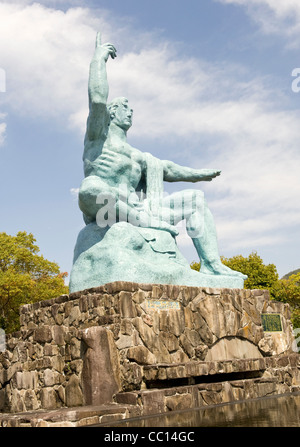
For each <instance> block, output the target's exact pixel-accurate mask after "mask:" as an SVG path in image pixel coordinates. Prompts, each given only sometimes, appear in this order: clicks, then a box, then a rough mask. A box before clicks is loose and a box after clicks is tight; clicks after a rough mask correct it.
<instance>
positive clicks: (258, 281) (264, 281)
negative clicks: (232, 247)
mask: <svg viewBox="0 0 300 447" xmlns="http://www.w3.org/2000/svg"><path fill="white" fill-rule="evenodd" d="M221 260H222V262H223V264H225V265H226V266H227V267H229V268H231V269H233V270H237V271H239V272H242V273H244V274H245V275H247V276H248V279H247V280H246V281H245V283H244V288H245V289H267V290H269V292H270V296H271V298H272V299H274V300H276V301H282V302H284V303H288V304H289V305H290V308H291V311H292V323H293V326H294V328H299V327H300V272H298V271H297V270H296V272H297V273H296V274H294V275H291V276H289V277H288V279H284V278H285V277H284V278H283V279H279V276H278V273H277V269H276V266H275V265H274V264H268V265H265V264H264V263H263V260H262V259H261V257H260V256H258V254H257V253H256V252H252V253H251V254H250V255H249V256H248V257H243V256H241V255H237V256H233V257H232V258H224V257H221ZM191 268H192V269H193V270H197V271H199V270H200V263H199V262H193V263H192V264H191Z"/></svg>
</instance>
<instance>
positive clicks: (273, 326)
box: [261, 314, 282, 332]
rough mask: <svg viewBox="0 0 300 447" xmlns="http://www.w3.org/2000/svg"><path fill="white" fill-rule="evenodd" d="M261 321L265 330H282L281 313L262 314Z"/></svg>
mask: <svg viewBox="0 0 300 447" xmlns="http://www.w3.org/2000/svg"><path fill="white" fill-rule="evenodd" d="M261 322H262V326H263V330H264V331H265V332H281V331H282V326H281V318H280V314H261Z"/></svg>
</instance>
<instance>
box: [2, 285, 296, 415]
mask: <svg viewBox="0 0 300 447" xmlns="http://www.w3.org/2000/svg"><path fill="white" fill-rule="evenodd" d="M262 313H279V314H280V315H281V324H282V329H283V330H282V332H278V333H267V332H264V331H263V328H262V323H261V314H262ZM20 319H21V330H20V331H19V332H18V333H14V334H11V335H9V336H7V350H6V351H4V352H2V353H0V411H6V412H22V411H32V410H38V409H54V408H61V407H76V406H81V405H87V404H102V403H105V402H111V401H112V400H113V396H115V395H120V393H124V392H129V391H138V390H145V389H147V388H148V387H149V386H150V385H149V384H150V382H151V381H152V382H153V380H166V379H168V375H167V372H166V370H167V369H168V368H171V367H173V369H174V368H175V370H176V372H174V371H173V377H175V378H176V379H180V380H181V379H184V380H185V379H187V380H190V379H188V377H189V378H192V377H194V376H195V374H196V375H198V376H199V375H205V373H203V374H202V373H201V371H202V372H203V371H205V368H207V367H208V366H209V365H210V368H212V370H213V368H215V370H216V373H224V364H225V363H226V362H227V363H228V360H230V359H250V358H258V359H261V361H262V364H261V365H262V366H261V369H262V370H265V369H266V364H265V363H263V360H264V358H266V357H270V356H278V355H282V354H288V353H292V343H293V340H294V338H293V333H292V326H291V322H290V311H289V307H288V305H286V304H283V303H279V302H275V301H270V299H269V295H268V292H266V291H262V290H239V289H210V288H196V287H184V286H168V285H151V284H135V283H124V282H116V283H111V284H107V285H105V286H101V287H98V288H95V289H89V290H85V291H82V292H76V293H73V294H70V295H63V296H61V297H58V298H55V299H52V300H48V301H41V302H38V303H34V304H29V305H26V306H23V307H22V308H21V310H20ZM233 344H234V346H235V348H236V349H232V347H233ZM245 361H246V360H245ZM222 362H223V363H222ZM224 362H225V363H224ZM251 362H252V361H248V363H247V361H246V363H245V362H244V364H243V365H244V366H243V368H242V369H243V370H244V371H245V370H246V371H249V370H250V371H251V368H252V369H253V368H254V369H255V368H256V369H257V367H254V366H253V365H254V363H253V362H252V363H251ZM231 363H232V362H231ZM188 364H190V365H192V364H194V365H196V366H194V368H198V372H197V373H195V374H194V376H193V374H190V373H183V372H182V371H183V369H182V368H186V366H185V365H188ZM163 365H165V368H161V366H163ZM237 365H238V363H237ZM294 367H295V364H294ZM155 368H156V369H155ZM199 368H200V369H199ZM201 368H202V369H201ZM203 368H204V369H203ZM155 370H156V371H160V372H159V374H161V376H159V374H158V375H157V374H156V376H155V373H154V371H155ZM162 371H164V372H162ZM169 371H171V370H170V369H169ZM180 371H181V373H180ZM184 371H186V370H184ZM199 371H200V372H199ZM234 371H235V372H238V371H240V367H239V366H238V367H237V369H236V370H234ZM174 374H175V375H174ZM153 377H154V379H153Z"/></svg>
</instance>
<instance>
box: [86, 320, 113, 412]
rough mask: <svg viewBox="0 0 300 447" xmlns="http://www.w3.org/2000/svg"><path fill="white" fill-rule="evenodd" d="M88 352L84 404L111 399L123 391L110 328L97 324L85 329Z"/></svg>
mask: <svg viewBox="0 0 300 447" xmlns="http://www.w3.org/2000/svg"><path fill="white" fill-rule="evenodd" d="M82 339H83V341H84V342H85V344H86V347H87V351H86V353H85V357H84V359H83V369H82V386H83V394H84V402H85V404H88V405H89V404H90V405H97V404H103V403H106V402H111V401H112V396H113V395H114V394H115V393H117V392H118V391H120V390H121V385H120V370H119V357H118V352H117V348H116V345H115V343H114V339H113V334H112V332H111V331H109V330H107V329H105V328H103V327H101V326H98V327H97V326H94V327H91V328H88V329H86V330H84V331H83V332H82Z"/></svg>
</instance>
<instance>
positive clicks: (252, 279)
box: [221, 252, 279, 290]
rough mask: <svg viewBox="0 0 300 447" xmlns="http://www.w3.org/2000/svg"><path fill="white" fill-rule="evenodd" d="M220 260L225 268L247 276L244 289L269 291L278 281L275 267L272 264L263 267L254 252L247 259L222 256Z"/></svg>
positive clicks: (261, 261) (239, 256)
mask: <svg viewBox="0 0 300 447" xmlns="http://www.w3.org/2000/svg"><path fill="white" fill-rule="evenodd" d="M221 260H222V262H223V264H225V265H227V267H229V268H231V269H233V270H237V271H238V272H242V273H244V275H247V276H248V279H246V281H245V283H244V287H245V289H269V290H270V289H272V287H273V286H274V285H275V284H276V283H277V281H278V279H279V276H278V273H277V269H276V266H275V265H274V264H267V265H265V264H264V263H263V260H262V259H261V257H260V256H259V255H258V254H257V253H256V252H252V253H251V254H250V255H249V256H248V257H247V258H245V257H244V256H242V255H238V256H233V257H232V258H224V257H223V256H222V257H221Z"/></svg>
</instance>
